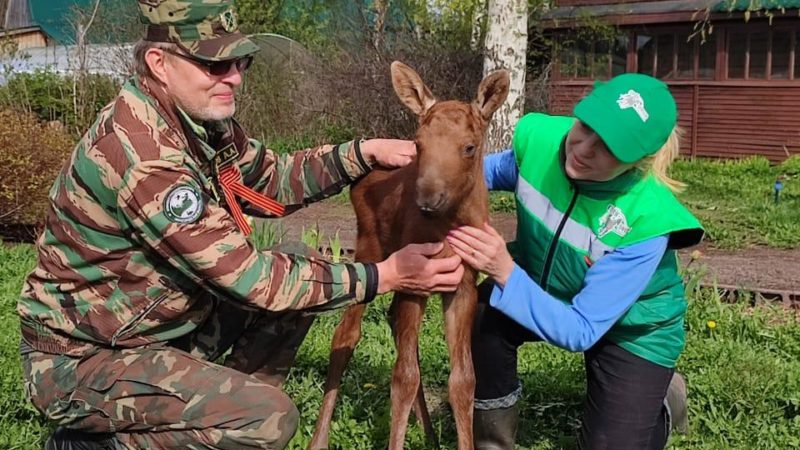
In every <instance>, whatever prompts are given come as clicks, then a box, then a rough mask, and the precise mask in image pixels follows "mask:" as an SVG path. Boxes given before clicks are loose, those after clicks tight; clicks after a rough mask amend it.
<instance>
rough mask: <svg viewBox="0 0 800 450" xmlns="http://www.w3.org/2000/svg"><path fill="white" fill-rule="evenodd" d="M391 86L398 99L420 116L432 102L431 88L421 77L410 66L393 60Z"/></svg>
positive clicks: (434, 101)
mask: <svg viewBox="0 0 800 450" xmlns="http://www.w3.org/2000/svg"><path fill="white" fill-rule="evenodd" d="M391 71H392V86H394V91H395V93H397V97H398V98H400V101H401V102H402V103H403V104H404V105H406V106H407V107H408V108H409V109H410V110H411V111H413V112H414V114H416V115H418V116H422V115H423V114H425V112H427V111H428V110H429V109H430V108H431V106H433V104H434V103H436V98H434V96H433V94H432V93H431V90H430V89H428V86H425V83H423V82H422V78H420V77H419V74H417V72H415V71H414V69H412V68H411V67H408V66H407V65H405V64H403V63H401V62H400V61H395V62H393V63H392V69H391Z"/></svg>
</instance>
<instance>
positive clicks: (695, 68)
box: [636, 29, 717, 80]
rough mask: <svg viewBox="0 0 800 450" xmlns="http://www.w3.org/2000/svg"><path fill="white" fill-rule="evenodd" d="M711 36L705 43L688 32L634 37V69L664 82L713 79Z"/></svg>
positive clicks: (712, 36)
mask: <svg viewBox="0 0 800 450" xmlns="http://www.w3.org/2000/svg"><path fill="white" fill-rule="evenodd" d="M714 39H715V38H714V35H713V34H712V35H709V36H708V37H707V38H706V41H705V42H700V38H699V36H693V35H692V34H691V33H690V31H689V30H688V29H685V30H679V31H664V32H660V33H658V34H655V33H637V34H636V64H637V65H636V67H637V71H638V72H639V73H646V74H648V75H653V76H655V77H657V78H664V79H677V80H680V79H684V80H694V79H701V80H707V79H713V78H714V74H715V68H716V54H717V49H716V43H715V40H714Z"/></svg>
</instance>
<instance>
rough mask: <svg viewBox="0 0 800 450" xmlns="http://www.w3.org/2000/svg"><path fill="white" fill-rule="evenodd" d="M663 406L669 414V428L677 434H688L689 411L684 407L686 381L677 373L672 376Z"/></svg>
mask: <svg viewBox="0 0 800 450" xmlns="http://www.w3.org/2000/svg"><path fill="white" fill-rule="evenodd" d="M664 404H665V405H666V406H667V411H668V412H669V417H670V422H671V423H672V427H671V428H672V429H673V430H675V431H676V432H677V433H681V434H686V433H688V432H689V410H688V408H687V406H686V380H684V379H683V375H681V374H679V373H678V372H675V373H673V374H672V380H670V382H669V388H667V396H666V398H665V399H664Z"/></svg>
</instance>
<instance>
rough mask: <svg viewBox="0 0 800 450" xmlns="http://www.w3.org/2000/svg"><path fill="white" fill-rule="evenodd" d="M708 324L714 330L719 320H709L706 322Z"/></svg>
mask: <svg viewBox="0 0 800 450" xmlns="http://www.w3.org/2000/svg"><path fill="white" fill-rule="evenodd" d="M706 325H708V328H710V329H712V330H713V329H714V328H717V322H715V321H713V320H709V321H708V322H706Z"/></svg>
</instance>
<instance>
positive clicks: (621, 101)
mask: <svg viewBox="0 0 800 450" xmlns="http://www.w3.org/2000/svg"><path fill="white" fill-rule="evenodd" d="M617 105H619V109H629V108H633V110H634V111H636V114H638V115H639V118H640V119H642V122H647V119H649V118H650V114H649V113H648V112H647V110H646V109H644V99H643V98H642V96H641V94H639V93H638V92H636V91H634V90H633V89H631V90H629V91H628V92H626V93H624V94H619V98H618V99H617Z"/></svg>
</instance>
